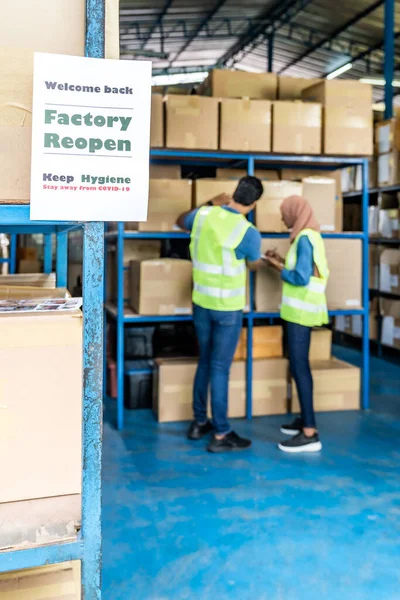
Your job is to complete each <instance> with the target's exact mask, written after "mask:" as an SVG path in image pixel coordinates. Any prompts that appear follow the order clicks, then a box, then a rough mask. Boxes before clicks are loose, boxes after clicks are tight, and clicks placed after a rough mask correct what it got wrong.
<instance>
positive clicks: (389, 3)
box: [383, 0, 395, 119]
mask: <svg viewBox="0 0 400 600" xmlns="http://www.w3.org/2000/svg"><path fill="white" fill-rule="evenodd" d="M394 16H395V13H394V0H385V16H384V24H385V28H384V36H385V37H384V51H385V58H384V67H383V72H384V76H385V119H391V118H392V116H393V76H394V57H395V43H394V42H395V35H394V26H395V25H394Z"/></svg>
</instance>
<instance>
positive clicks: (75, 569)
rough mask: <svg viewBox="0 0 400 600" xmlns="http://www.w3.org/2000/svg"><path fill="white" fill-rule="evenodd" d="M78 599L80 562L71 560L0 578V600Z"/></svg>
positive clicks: (3, 575) (14, 572)
mask: <svg viewBox="0 0 400 600" xmlns="http://www.w3.org/2000/svg"><path fill="white" fill-rule="evenodd" d="M12 598H19V599H20V600H22V599H24V600H81V563H80V562H79V561H71V562H66V563H60V564H56V565H47V566H44V567H38V568H36V569H24V570H22V571H11V572H10V573H2V574H1V575H0V600H12Z"/></svg>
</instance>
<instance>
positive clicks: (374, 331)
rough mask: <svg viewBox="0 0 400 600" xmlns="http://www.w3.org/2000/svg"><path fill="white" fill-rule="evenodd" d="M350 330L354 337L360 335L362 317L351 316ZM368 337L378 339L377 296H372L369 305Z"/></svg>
mask: <svg viewBox="0 0 400 600" xmlns="http://www.w3.org/2000/svg"><path fill="white" fill-rule="evenodd" d="M350 319H351V331H350V333H351V334H352V335H354V336H355V337H361V336H362V326H363V317H362V316H361V315H352V316H351V318H350ZM368 322H369V339H370V340H377V339H378V298H374V299H373V300H372V301H371V302H370V306H369V320H368Z"/></svg>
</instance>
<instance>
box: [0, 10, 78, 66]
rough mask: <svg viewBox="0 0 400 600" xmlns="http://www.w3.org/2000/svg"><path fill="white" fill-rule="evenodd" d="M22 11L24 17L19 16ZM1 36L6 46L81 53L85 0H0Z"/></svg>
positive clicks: (75, 54) (41, 50)
mask: <svg viewBox="0 0 400 600" xmlns="http://www.w3.org/2000/svg"><path fill="white" fill-rule="evenodd" d="M21 15H24V18H23V19H21ZM0 40H1V44H2V45H3V46H8V47H9V48H27V49H29V50H33V51H35V52H48V53H53V54H70V55H73V56H84V53H85V2H84V1H83V0H68V2H65V0H51V2H49V1H48V0H35V3H32V2H31V1H30V0H21V2H19V3H18V4H17V3H14V2H2V4H1V10H0Z"/></svg>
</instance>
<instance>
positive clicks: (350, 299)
mask: <svg viewBox="0 0 400 600" xmlns="http://www.w3.org/2000/svg"><path fill="white" fill-rule="evenodd" d="M324 242H325V248H326V256H327V260H328V265H329V271H330V275H329V280H328V285H327V289H326V296H327V302H328V308H329V309H330V310H336V309H346V308H347V309H349V308H360V307H361V306H362V294H361V281H362V268H361V264H362V244H361V240H354V239H353V240H352V239H350V240H337V239H325V240H324Z"/></svg>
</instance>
